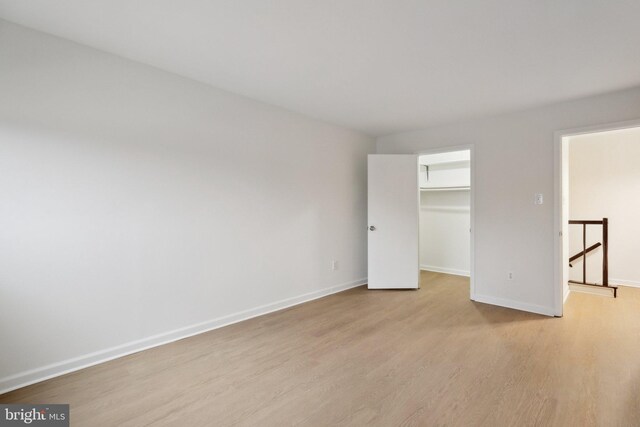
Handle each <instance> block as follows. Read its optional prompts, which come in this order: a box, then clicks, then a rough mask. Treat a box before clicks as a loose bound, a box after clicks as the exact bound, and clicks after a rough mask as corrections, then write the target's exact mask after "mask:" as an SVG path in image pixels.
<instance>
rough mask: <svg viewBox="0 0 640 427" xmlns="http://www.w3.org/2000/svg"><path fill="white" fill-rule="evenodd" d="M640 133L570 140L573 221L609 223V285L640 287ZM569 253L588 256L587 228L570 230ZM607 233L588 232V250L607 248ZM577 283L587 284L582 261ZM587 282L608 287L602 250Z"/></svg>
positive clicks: (575, 272) (591, 262)
mask: <svg viewBox="0 0 640 427" xmlns="http://www.w3.org/2000/svg"><path fill="white" fill-rule="evenodd" d="M639 161H640V128H632V129H625V130H617V131H611V132H600V133H592V134H586V135H580V136H574V137H571V138H570V139H569V216H570V218H571V219H601V218H609V280H610V282H611V283H617V284H630V285H636V286H640V263H638V254H640V222H639V221H638V219H639V218H640V198H639V197H638V196H639V195H640V166H639V164H638V162H639ZM569 236H570V241H569V245H570V246H569V248H570V249H569V253H570V255H573V254H576V253H578V252H580V251H581V250H582V227H581V226H578V225H572V226H570V227H569ZM601 236H602V227H600V226H588V227H587V246H591V244H593V243H596V242H602V237H601ZM569 275H570V278H571V279H574V280H582V261H581V260H576V261H574V262H573V268H571V269H569ZM587 281H588V282H590V283H593V282H597V283H602V247H600V248H598V249H597V250H595V251H593V252H590V254H589V255H588V257H587Z"/></svg>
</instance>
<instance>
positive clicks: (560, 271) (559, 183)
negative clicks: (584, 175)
mask: <svg viewBox="0 0 640 427" xmlns="http://www.w3.org/2000/svg"><path fill="white" fill-rule="evenodd" d="M635 127H640V118H638V119H633V120H625V121H622V122H613V123H603V124H598V125H592V126H583V127H578V128H572V129H562V130H558V131H555V132H554V133H553V159H554V174H553V189H554V199H553V200H554V201H553V217H554V227H553V241H554V245H553V253H554V257H553V260H554V261H553V264H554V266H553V267H554V296H555V297H554V306H555V307H554V311H555V315H556V316H557V317H562V314H563V308H564V302H565V301H566V299H567V297H568V296H569V291H568V288H567V292H566V293H565V287H564V285H565V283H564V280H563V277H564V276H565V274H568V271H569V253H568V252H567V251H565V250H564V241H565V238H568V236H569V224H564V223H563V221H562V217H563V216H564V207H563V205H562V199H563V197H565V196H566V197H569V189H568V188H567V186H566V185H565V183H564V181H563V179H562V176H563V174H564V173H568V171H569V169H568V167H569V165H568V161H569V153H568V148H569V137H572V136H578V135H585V134H589V133H599V132H607V131H614V130H622V129H629V128H635Z"/></svg>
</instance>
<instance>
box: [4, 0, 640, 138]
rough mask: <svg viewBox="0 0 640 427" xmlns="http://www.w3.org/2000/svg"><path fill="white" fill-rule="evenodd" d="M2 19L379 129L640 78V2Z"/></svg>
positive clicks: (301, 7)
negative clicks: (639, 23)
mask: <svg viewBox="0 0 640 427" xmlns="http://www.w3.org/2000/svg"><path fill="white" fill-rule="evenodd" d="M0 17H2V18H4V19H6V20H8V21H12V22H16V23H18V24H22V25H25V26H27V27H31V28H34V29H37V30H41V31H44V32H47V33H51V34H54V35H57V36H60V37H64V38H67V39H70V40H73V41H76V42H79V43H82V44H86V45H88V46H92V47H95V48H97V49H101V50H104V51H107V52H111V53H114V54H117V55H121V56H123V57H126V58H130V59H133V60H136V61H139V62H142V63H145V64H149V65H153V66H156V67H158V68H161V69H164V70H167V71H171V72H174V73H176V74H180V75H182V76H186V77H190V78H192V79H195V80H198V81H201V82H205V83H208V84H211V85H213V86H216V87H218V88H222V89H226V90H228V91H231V92H235V93H238V94H242V95H245V96H247V97H250V98H254V99H257V100H261V101H264V102H267V103H270V104H275V105H278V106H281V107H284V108H286V109H289V110H292V111H297V112H300V113H303V114H306V115H308V116H311V117H315V118H318V119H321V120H324V121H327V122H331V123H335V124H339V125H343V126H346V127H349V128H352V129H356V130H360V131H363V132H366V133H368V134H370V135H382V134H389V133H394V132H400V131H406V130H413V129H418V128H424V127H428V126H431V125H434V124H440V123H445V122H453V121H458V120H464V119H469V118H475V117H481V116H487V115H493V114H498V113H502V112H507V111H512V110H519V109H524V108H529V107H535V106H539V105H545V104H549V103H553V102H558V101H563V100H568V99H573V98H578V97H583V96H588V95H592V94H597V93H603V92H608V91H612V90H616V89H622V88H626V87H631V86H636V85H640V48H638V46H640V25H638V22H639V20H640V1H638V0H273V1H269V0H228V1H222V0H180V1H175V0H136V1H131V0H56V1H51V0H29V1H24V0H0Z"/></svg>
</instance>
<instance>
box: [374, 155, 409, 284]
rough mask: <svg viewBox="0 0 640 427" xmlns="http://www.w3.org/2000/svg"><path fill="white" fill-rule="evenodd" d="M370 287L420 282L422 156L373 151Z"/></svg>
mask: <svg viewBox="0 0 640 427" xmlns="http://www.w3.org/2000/svg"><path fill="white" fill-rule="evenodd" d="M368 175H369V178H368V204H369V207H368V208H369V232H368V235H369V248H368V249H369V250H368V254H369V255H368V261H369V289H403V288H407V289H416V288H418V287H419V284H420V254H419V247H420V236H419V229H418V224H419V216H418V213H419V208H420V189H419V186H418V179H419V178H418V156H417V155H404V154H403V155H399V154H370V155H369V167H368Z"/></svg>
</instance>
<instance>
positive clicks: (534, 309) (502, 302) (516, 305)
mask: <svg viewBox="0 0 640 427" xmlns="http://www.w3.org/2000/svg"><path fill="white" fill-rule="evenodd" d="M474 301H476V302H482V303H485V304H492V305H498V306H500V307H506V308H513V309H514V310H520V311H528V312H530V313H536V314H544V315H545V316H554V315H555V310H554V309H553V307H545V306H542V305H535V304H528V303H524V302H520V301H513V300H510V299H506V298H497V297H492V296H488V295H478V294H476V296H475V298H474Z"/></svg>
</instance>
